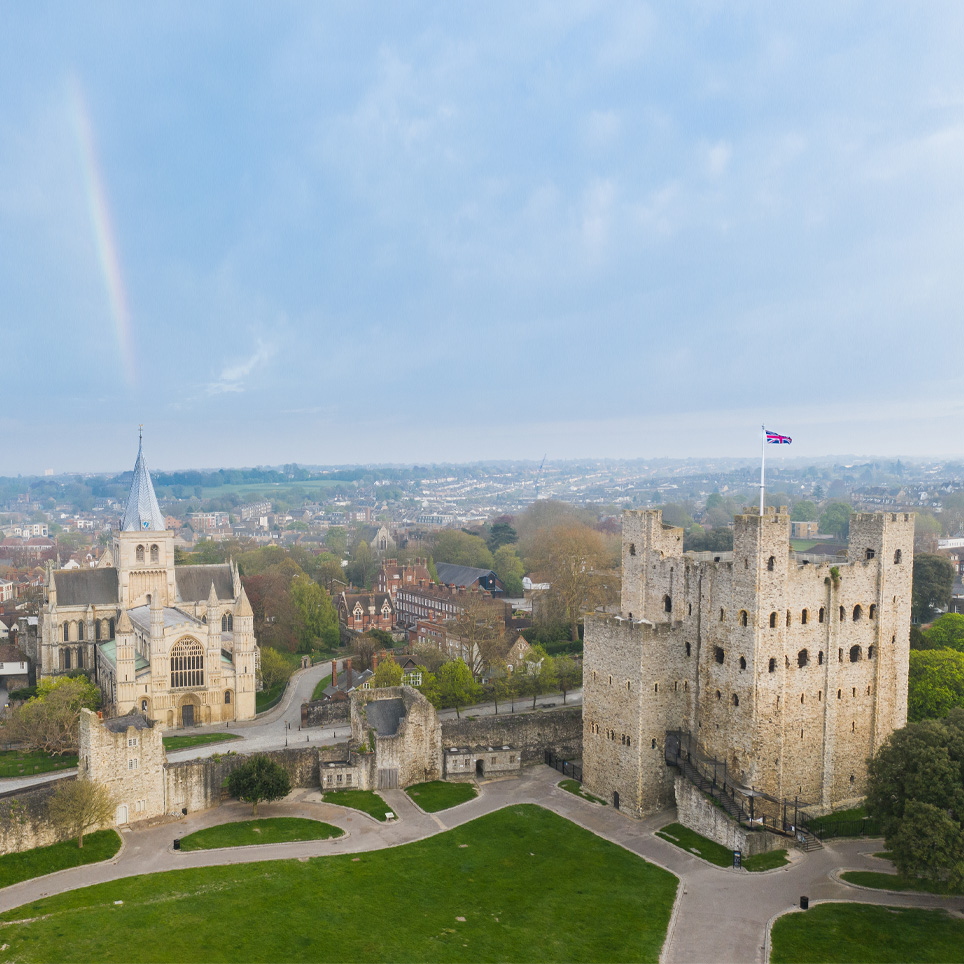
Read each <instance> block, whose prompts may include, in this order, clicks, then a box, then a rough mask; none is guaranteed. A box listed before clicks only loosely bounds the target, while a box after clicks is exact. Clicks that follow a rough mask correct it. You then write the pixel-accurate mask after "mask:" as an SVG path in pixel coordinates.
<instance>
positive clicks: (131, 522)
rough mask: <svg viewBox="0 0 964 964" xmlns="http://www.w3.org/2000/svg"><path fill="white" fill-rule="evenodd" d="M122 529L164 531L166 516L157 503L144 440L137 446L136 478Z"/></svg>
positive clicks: (128, 497) (132, 484) (129, 496)
mask: <svg viewBox="0 0 964 964" xmlns="http://www.w3.org/2000/svg"><path fill="white" fill-rule="evenodd" d="M121 530H122V531H124V532H139V531H141V530H145V531H148V532H163V531H164V516H163V514H162V513H161V509H160V506H159V505H158V504H157V496H156V495H155V494H154V483H153V482H151V474H150V472H148V471H147V462H145V461H144V443H143V441H141V443H140V444H139V445H138V446H137V461H136V462H135V463H134V478H133V479H131V490H130V492H129V493H128V496H127V505H126V507H125V508H124V516H123V518H122V519H121Z"/></svg>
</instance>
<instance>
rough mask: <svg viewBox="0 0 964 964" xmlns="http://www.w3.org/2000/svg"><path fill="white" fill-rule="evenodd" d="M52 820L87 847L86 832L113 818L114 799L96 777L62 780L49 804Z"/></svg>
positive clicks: (49, 814)
mask: <svg viewBox="0 0 964 964" xmlns="http://www.w3.org/2000/svg"><path fill="white" fill-rule="evenodd" d="M47 815H48V816H49V817H50V822H51V823H52V824H54V826H56V827H60V828H61V829H62V830H63V831H64V833H65V834H69V835H70V836H71V837H74V836H75V837H76V838H77V846H78V847H81V848H82V847H83V846H84V834H85V833H87V832H88V831H89V830H96V829H97V828H98V827H100V826H102V825H103V824H105V823H110V822H111V820H113V817H114V798H113V796H112V795H111V792H110V791H109V790H108V789H107V787H105V786H104V784H102V783H98V782H97V781H96V780H70V781H65V782H64V783H62V784H61V785H60V786H59V787H58V789H57V792H56V793H55V794H54V795H53V796H52V797H51V798H50V801H49V803H48V804H47Z"/></svg>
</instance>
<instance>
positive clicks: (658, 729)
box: [583, 509, 914, 814]
mask: <svg viewBox="0 0 964 964" xmlns="http://www.w3.org/2000/svg"><path fill="white" fill-rule="evenodd" d="M913 536H914V518H913V515H912V514H910V513H874V514H856V515H854V516H852V517H851V526H850V540H849V547H848V554H847V560H846V562H840V563H838V564H837V565H831V564H829V563H824V564H819V565H811V564H809V563H808V562H807V560H805V559H801V560H799V561H798V560H797V558H796V556H795V554H794V553H793V552H792V551H791V550H790V548H789V538H790V519H789V516H788V515H787V513H786V511H785V510H782V509H781V510H780V511H776V510H773V509H769V510H767V512H765V513H764V515H763V516H760V514H759V513H758V512H752V511H748V512H747V513H746V514H744V515H741V516H737V518H736V520H735V524H734V547H733V552H732V553H718V554H716V555H714V554H712V553H698V554H693V553H690V554H687V555H685V556H684V554H683V552H682V530H681V529H678V528H674V527H672V526H667V525H664V524H663V523H662V519H661V513H660V512H659V511H642V512H638V511H630V512H626V513H625V514H624V516H623V558H622V563H623V588H622V602H621V607H620V608H621V613H620V615H618V616H603V615H596V616H590V617H587V621H586V626H587V628H586V644H585V662H584V695H583V705H584V721H583V737H584V753H583V764H584V779H585V783H586V787H587V789H588V790H590V791H591V792H593V793H596V794H598V795H600V796H604V797H605V798H606V799H612V798H613V794H614V793H618V794H619V799H620V805H621V806H623V807H625V808H627V809H629V810H630V811H631V812H633V813H636V814H644V813H650V812H653V811H654V810H656V809H658V808H659V807H661V806H665V805H668V804H670V803H671V802H672V798H673V774H672V771H670V770H669V769H668V768H667V767H666V766H665V764H664V762H663V747H664V741H665V736H666V732H667V730H674V729H682V730H686V731H688V732H690V733H691V734H692V735H693V736H694V737H695V739H696V740H697V742H698V744H699V746H700V748H701V750H702V751H703V752H704V753H706V754H708V755H710V756H713V757H716V758H717V759H721V760H725V761H726V762H727V764H728V766H729V768H730V771H731V773H732V775H733V776H734V777H735V778H736V779H737V780H738V781H740V782H742V783H744V784H745V785H746V786H752V787H754V788H756V789H758V790H763V791H764V792H766V793H769V794H771V795H773V796H775V797H779V798H781V799H782V798H789V799H793V798H794V797H799V798H800V799H801V800H802V801H806V802H808V803H809V804H811V805H813V806H816V807H818V808H821V809H831V808H835V807H840V806H845V805H848V804H850V803H852V802H854V801H856V800H858V799H859V798H860V797H861V796H862V794H863V790H864V782H865V779H866V761H867V759H868V758H869V757H870V756H871V755H872V754H873V752H874V751H875V750H876V748H877V747H878V746H879V745H880V743H881V742H882V741H883V740H884V739H885V738H886V736H887V735H888V734H889V733H890V732H891V731H892V730H894V729H896V728H898V727H900V726H903V724H904V723H905V721H906V716H907V664H908V649H909V628H910V596H911V575H912V569H913Z"/></svg>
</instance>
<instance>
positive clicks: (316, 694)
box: [311, 673, 331, 700]
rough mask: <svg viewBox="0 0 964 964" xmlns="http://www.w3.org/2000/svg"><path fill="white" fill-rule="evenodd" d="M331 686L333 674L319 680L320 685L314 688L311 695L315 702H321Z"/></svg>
mask: <svg viewBox="0 0 964 964" xmlns="http://www.w3.org/2000/svg"><path fill="white" fill-rule="evenodd" d="M329 686H331V673H329V674H328V675H327V676H326V677H325V678H324V679H320V680H318V685H317V686H316V687H315V688H314V691H313V692H312V694H311V698H312V699H313V700H320V699H321V698H322V696H324V695H325V690H326V689H327V688H328V687H329Z"/></svg>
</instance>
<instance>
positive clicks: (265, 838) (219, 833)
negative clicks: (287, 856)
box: [181, 817, 345, 850]
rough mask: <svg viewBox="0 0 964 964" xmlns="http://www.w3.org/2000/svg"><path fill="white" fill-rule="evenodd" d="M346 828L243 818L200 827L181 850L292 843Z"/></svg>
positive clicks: (292, 819)
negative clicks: (237, 820) (292, 841)
mask: <svg viewBox="0 0 964 964" xmlns="http://www.w3.org/2000/svg"><path fill="white" fill-rule="evenodd" d="M344 832H345V831H344V830H341V829H339V828H338V827H333V826H332V825H331V824H330V823H322V822H321V821H320V820H305V819H304V818H303V817H266V818H264V819H263V820H241V821H239V822H238V823H222V824H219V825H218V826H217V827H208V828H207V829H205V830H198V831H195V832H194V833H191V834H188V835H187V836H186V837H182V838H181V850H217V849H218V848H220V847H249V846H251V845H252V844H269V843H288V841H290V840H329V839H330V838H332V837H341V836H342V835H343V834H344Z"/></svg>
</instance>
